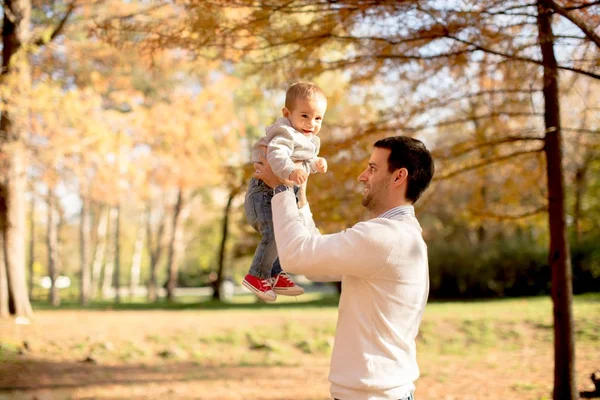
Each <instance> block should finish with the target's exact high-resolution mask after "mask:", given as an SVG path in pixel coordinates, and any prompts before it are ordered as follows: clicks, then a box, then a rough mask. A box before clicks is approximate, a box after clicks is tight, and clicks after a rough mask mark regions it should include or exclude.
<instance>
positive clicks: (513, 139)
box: [434, 136, 544, 160]
mask: <svg viewBox="0 0 600 400" xmlns="http://www.w3.org/2000/svg"><path fill="white" fill-rule="evenodd" d="M543 140H544V138H543V137H535V136H507V137H503V138H500V139H496V140H490V141H486V142H481V143H475V144H473V145H471V146H468V147H465V148H464V149H461V150H460V151H458V152H453V151H452V148H449V149H440V150H436V151H434V156H435V157H436V158H438V159H441V160H449V159H452V158H456V157H460V156H462V155H465V154H467V153H470V152H472V151H475V150H479V149H482V148H486V147H494V146H499V145H501V144H506V143H514V142H525V141H543ZM458 146H460V145H458ZM458 146H456V145H455V146H452V147H458ZM444 153H451V154H450V155H444Z"/></svg>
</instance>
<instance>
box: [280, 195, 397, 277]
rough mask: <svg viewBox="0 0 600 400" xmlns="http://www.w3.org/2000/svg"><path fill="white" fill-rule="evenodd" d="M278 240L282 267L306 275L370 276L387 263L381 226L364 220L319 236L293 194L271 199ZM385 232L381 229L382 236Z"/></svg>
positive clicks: (386, 246)
mask: <svg viewBox="0 0 600 400" xmlns="http://www.w3.org/2000/svg"><path fill="white" fill-rule="evenodd" d="M271 205H272V209H273V226H274V230H275V242H276V243H277V252H278V254H279V260H280V261H281V265H282V267H283V268H284V269H285V270H286V271H288V272H291V273H294V274H302V275H307V276H324V275H334V276H340V275H353V276H358V277H363V278H366V277H370V276H372V275H373V274H375V273H377V272H378V271H379V270H380V269H381V268H383V267H384V266H385V264H386V263H387V257H388V255H389V252H390V249H389V248H388V244H389V243H388V241H385V240H377V236H378V235H377V234H376V231H377V229H378V228H384V227H383V226H380V227H373V226H371V225H372V224H373V223H371V222H361V223H358V224H356V225H355V226H354V227H352V228H350V229H347V230H345V231H342V232H340V233H336V234H330V235H317V234H314V233H312V232H310V230H309V229H308V228H307V227H306V226H305V225H304V223H303V222H302V219H301V217H300V216H299V214H298V210H297V208H296V201H295V198H294V195H293V193H291V192H283V193H279V194H276V195H275V196H274V197H273V200H272V202H271ZM384 230H385V228H384ZM382 234H385V233H384V232H381V233H380V235H379V236H381V235H382Z"/></svg>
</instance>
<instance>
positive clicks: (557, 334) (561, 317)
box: [538, 0, 578, 400]
mask: <svg viewBox="0 0 600 400" xmlns="http://www.w3.org/2000/svg"><path fill="white" fill-rule="evenodd" d="M538 29H539V42H540V48H541V51H542V57H543V63H544V90H543V93H544V102H545V110H544V123H545V127H546V137H545V148H544V150H545V152H546V172H547V180H548V216H549V224H550V254H549V263H550V267H551V269H552V301H553V304H554V393H553V397H554V400H575V399H577V397H578V392H577V386H576V384H575V337H574V333H573V310H572V299H573V290H572V273H571V263H570V259H569V246H568V240H567V235H566V222H565V204H564V175H563V168H562V143H561V126H560V105H559V97H558V69H557V63H556V58H555V55H554V36H553V32H552V25H551V12H550V8H549V7H547V6H546V2H545V1H543V0H541V1H539V2H538Z"/></svg>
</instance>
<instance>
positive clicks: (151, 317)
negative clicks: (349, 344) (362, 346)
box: [0, 309, 600, 400]
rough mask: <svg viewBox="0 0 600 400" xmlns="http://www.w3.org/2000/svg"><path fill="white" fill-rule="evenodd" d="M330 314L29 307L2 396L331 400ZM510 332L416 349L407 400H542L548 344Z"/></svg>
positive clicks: (7, 331)
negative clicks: (416, 375)
mask: <svg viewBox="0 0 600 400" xmlns="http://www.w3.org/2000/svg"><path fill="white" fill-rule="evenodd" d="M335 316H336V311H335V310H334V309H324V310H319V309H313V310H309V311H307V310H294V311H289V310H287V311H283V310H274V311H262V310H261V311H252V310H250V311H230V310H227V311H207V312H197V311H196V312H194V311H144V312H124V311H121V312H93V311H43V312H38V313H37V314H36V322H35V324H33V325H30V326H15V325H14V324H9V323H6V322H3V323H0V334H1V335H0V338H1V343H2V346H3V347H2V350H1V352H0V356H1V358H0V360H1V361H2V362H1V363H0V400H33V399H37V400H46V399H48V400H62V399H65V400H66V399H78V400H83V399H87V400H91V399H103V400H112V399H115V400H116V399H136V400H137V399H181V400H183V399H203V400H213V399H214V400H216V399H220V400H229V399H231V400H234V399H235V400H238V399H244V400H263V399H264V400H274V399H281V400H291V399H297V400H309V399H314V400H317V399H323V400H324V399H329V396H328V393H329V384H328V382H327V374H328V363H329V350H328V348H327V342H326V341H325V339H324V338H328V337H329V336H331V335H332V332H333V330H334V328H335ZM439 325H440V326H442V324H441V323H440V324H439ZM519 329H521V330H522V335H521V338H520V339H519V341H518V342H516V344H512V342H510V343H508V344H507V343H504V342H497V343H495V344H490V345H486V346H485V347H481V346H470V345H467V346H465V347H464V348H463V347H461V346H460V345H459V346H452V347H448V346H446V347H443V348H442V351H440V347H439V344H437V343H433V344H432V343H431V342H421V343H419V362H420V367H421V371H422V376H421V378H420V379H419V380H418V381H417V398H418V399H419V400H429V399H431V400H433V399H443V400H458V399H460V400H469V399H473V400H479V399H504V398H506V399H535V400H540V399H544V398H546V399H549V398H551V395H550V393H551V390H552V377H553V359H552V357H553V355H552V343H551V342H550V341H547V340H540V334H541V333H540V332H537V331H534V330H532V331H527V329H530V328H528V327H527V326H526V325H523V326H522V327H520V328H519ZM542 333H543V335H546V334H547V332H546V331H544V332H542ZM544 337H545V336H544ZM25 342H26V343H27V344H26V345H24V343H25ZM324 348H325V349H324ZM307 349H308V350H307ZM323 349H324V350H323ZM444 349H446V350H444ZM88 357H90V359H89V360H88V361H87V362H86V361H84V360H85V359H86V358H88ZM599 363H600V350H599V349H598V348H597V346H595V345H593V343H591V342H589V341H583V342H582V343H581V344H580V343H578V348H577V372H578V383H579V386H580V388H581V389H584V388H585V387H586V386H587V385H589V384H590V383H591V382H590V381H589V374H590V373H591V372H592V371H593V370H595V369H598V368H599V367H600V364H599Z"/></svg>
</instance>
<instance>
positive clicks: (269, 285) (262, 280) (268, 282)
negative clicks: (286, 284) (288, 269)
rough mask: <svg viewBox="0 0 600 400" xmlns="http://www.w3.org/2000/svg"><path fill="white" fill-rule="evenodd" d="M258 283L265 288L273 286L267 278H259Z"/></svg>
mask: <svg viewBox="0 0 600 400" xmlns="http://www.w3.org/2000/svg"><path fill="white" fill-rule="evenodd" d="M260 284H261V286H262V287H264V288H265V289H266V290H271V289H272V288H273V286H272V285H271V282H270V280H269V279H261V280H260Z"/></svg>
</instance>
